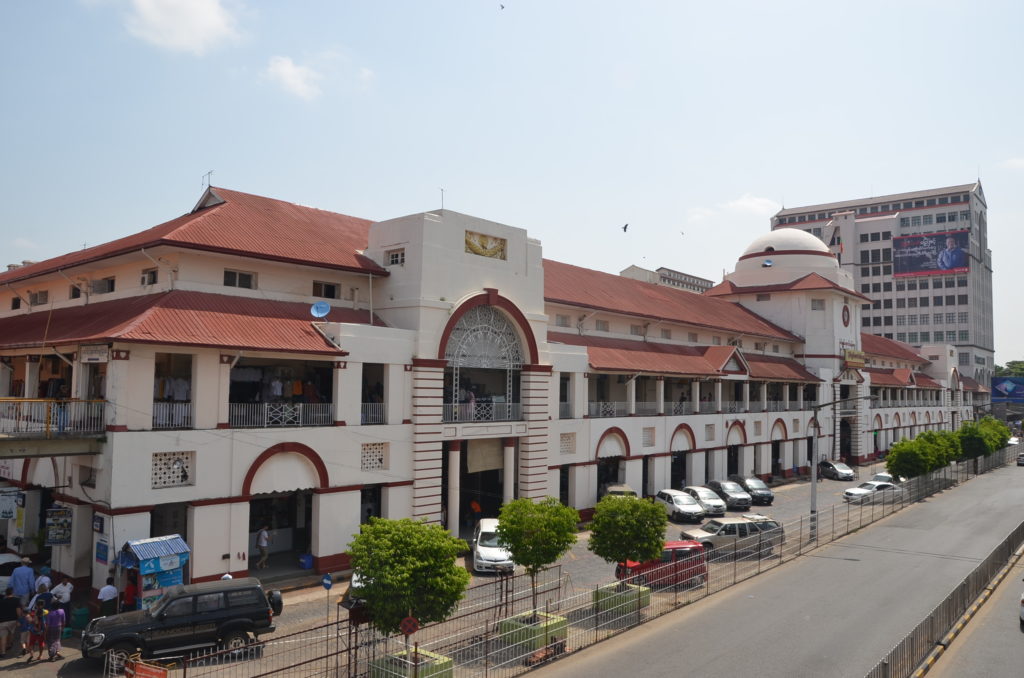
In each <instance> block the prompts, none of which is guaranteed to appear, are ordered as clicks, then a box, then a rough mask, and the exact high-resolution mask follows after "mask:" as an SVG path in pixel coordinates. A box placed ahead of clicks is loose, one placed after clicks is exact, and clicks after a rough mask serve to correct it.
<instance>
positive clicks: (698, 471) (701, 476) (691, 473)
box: [686, 451, 708, 485]
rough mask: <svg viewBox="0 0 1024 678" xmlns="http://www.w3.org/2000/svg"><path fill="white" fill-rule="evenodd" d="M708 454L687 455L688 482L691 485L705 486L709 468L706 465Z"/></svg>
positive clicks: (700, 452) (699, 452)
mask: <svg viewBox="0 0 1024 678" xmlns="http://www.w3.org/2000/svg"><path fill="white" fill-rule="evenodd" d="M705 456H706V454H705V453H704V452H703V451H697V452H688V453H687V454H686V482H687V483H689V484H690V485H703V484H704V483H706V482H707V480H708V478H707V468H706V465H705V463H704V457H705Z"/></svg>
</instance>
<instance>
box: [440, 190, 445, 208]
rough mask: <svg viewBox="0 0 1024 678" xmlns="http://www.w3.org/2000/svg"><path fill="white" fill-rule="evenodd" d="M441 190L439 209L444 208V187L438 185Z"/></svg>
mask: <svg viewBox="0 0 1024 678" xmlns="http://www.w3.org/2000/svg"><path fill="white" fill-rule="evenodd" d="M439 188H440V191H441V209H444V188H443V187H439Z"/></svg>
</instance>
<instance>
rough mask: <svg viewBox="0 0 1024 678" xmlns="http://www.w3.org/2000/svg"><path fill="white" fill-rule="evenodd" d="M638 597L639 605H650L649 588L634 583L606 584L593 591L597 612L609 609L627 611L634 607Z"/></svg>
mask: <svg viewBox="0 0 1024 678" xmlns="http://www.w3.org/2000/svg"><path fill="white" fill-rule="evenodd" d="M637 591H639V593H637ZM638 598H639V600H640V607H647V606H648V605H650V604H651V588H650V587H649V586H637V585H636V584H621V583H619V584H606V585H605V586H602V587H601V588H599V589H596V590H595V591H594V607H596V608H597V611H598V612H608V611H609V610H616V611H618V612H628V611H630V610H635V609H636V607H637V599H638Z"/></svg>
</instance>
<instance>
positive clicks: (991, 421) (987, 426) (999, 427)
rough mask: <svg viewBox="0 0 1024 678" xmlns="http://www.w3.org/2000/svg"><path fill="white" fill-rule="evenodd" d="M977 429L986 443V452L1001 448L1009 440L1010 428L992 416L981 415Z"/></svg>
mask: <svg viewBox="0 0 1024 678" xmlns="http://www.w3.org/2000/svg"><path fill="white" fill-rule="evenodd" d="M978 429H979V430H980V431H981V435H982V437H984V438H985V443H986V444H987V445H988V448H989V449H988V454H992V453H993V452H995V451H996V450H1001V449H1003V448H1004V447H1006V444H1007V443H1008V442H1010V428H1009V427H1008V426H1007V425H1006V424H1004V423H1003V422H1001V421H999V420H998V419H996V418H994V417H991V416H986V417H982V418H981V420H980V421H978Z"/></svg>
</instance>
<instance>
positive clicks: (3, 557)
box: [0, 553, 21, 591]
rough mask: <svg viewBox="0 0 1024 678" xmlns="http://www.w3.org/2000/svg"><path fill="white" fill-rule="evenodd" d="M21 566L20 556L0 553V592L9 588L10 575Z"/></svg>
mask: <svg viewBox="0 0 1024 678" xmlns="http://www.w3.org/2000/svg"><path fill="white" fill-rule="evenodd" d="M19 565H21V556H16V555H14V554H13V553H0V591H3V590H5V589H6V588H7V587H8V586H10V581H11V573H12V572H14V570H15V569H16V568H17V567H18V566H19Z"/></svg>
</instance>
